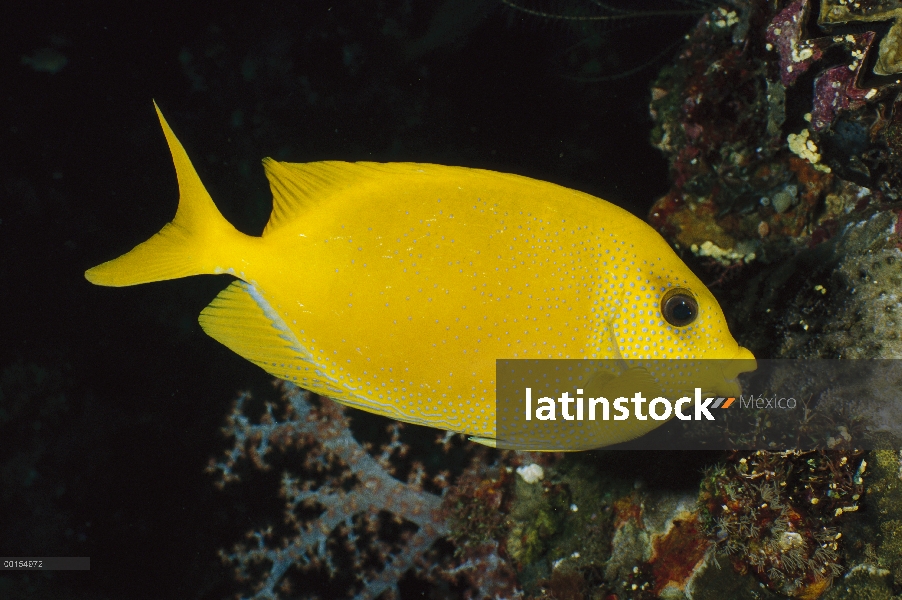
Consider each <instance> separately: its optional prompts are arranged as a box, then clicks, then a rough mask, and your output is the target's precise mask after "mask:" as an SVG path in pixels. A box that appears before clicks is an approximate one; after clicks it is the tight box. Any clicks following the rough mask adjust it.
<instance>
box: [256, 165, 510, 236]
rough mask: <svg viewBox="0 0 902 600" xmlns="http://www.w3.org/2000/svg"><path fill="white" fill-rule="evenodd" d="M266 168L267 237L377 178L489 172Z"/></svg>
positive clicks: (412, 168)
mask: <svg viewBox="0 0 902 600" xmlns="http://www.w3.org/2000/svg"><path fill="white" fill-rule="evenodd" d="M263 169H264V170H265V171H266V178H267V179H269V187H270V189H271V190H272V198H273V200H272V215H271V216H270V217H269V223H267V224H266V229H264V230H263V235H266V234H267V233H271V232H273V231H275V230H277V229H279V227H281V226H282V225H284V224H286V223H288V222H290V221H293V220H294V219H296V218H297V217H298V216H300V215H301V214H303V213H304V212H305V211H306V210H308V209H309V208H310V207H312V206H314V205H315V204H318V203H319V202H322V201H323V200H325V199H327V198H329V197H330V196H332V195H334V194H336V193H338V192H341V191H342V190H346V189H348V188H351V187H354V186H356V185H360V184H361V183H363V182H365V181H369V180H372V179H374V178H376V177H391V176H398V175H410V174H412V173H422V174H423V175H424V176H428V175H433V176H434V175H437V174H445V175H448V174H451V173H466V174H469V175H471V176H472V175H473V174H475V173H487V171H481V170H479V169H469V168H467V167H446V166H443V165H433V164H428V163H409V162H397V163H377V162H356V163H351V162H343V161H338V160H327V161H321V162H311V163H286V162H278V161H276V160H273V159H271V158H264V159H263ZM493 175H495V176H498V175H500V174H498V173H494V174H493ZM503 176H507V175H503ZM513 177H516V176H513Z"/></svg>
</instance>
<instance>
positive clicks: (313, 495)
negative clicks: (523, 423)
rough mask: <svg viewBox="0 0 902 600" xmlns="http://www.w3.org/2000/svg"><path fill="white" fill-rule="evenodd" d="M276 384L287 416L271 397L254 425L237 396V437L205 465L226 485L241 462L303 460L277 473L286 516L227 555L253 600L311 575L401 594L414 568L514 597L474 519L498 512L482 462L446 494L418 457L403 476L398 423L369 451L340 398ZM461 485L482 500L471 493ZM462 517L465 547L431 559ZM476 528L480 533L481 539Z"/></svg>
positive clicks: (295, 586) (356, 588) (364, 593)
mask: <svg viewBox="0 0 902 600" xmlns="http://www.w3.org/2000/svg"><path fill="white" fill-rule="evenodd" d="M278 385H281V386H282V389H283V399H284V402H285V407H284V411H285V414H284V416H282V417H281V418H280V417H278V416H277V414H276V407H275V406H273V405H272V404H267V406H266V407H265V412H264V414H263V416H262V418H261V419H260V422H259V423H252V422H251V420H250V419H249V418H248V417H247V416H246V415H245V411H246V409H247V407H246V403H247V402H248V401H249V397H248V396H247V395H246V394H243V395H241V396H240V397H239V398H238V400H237V401H236V403H235V407H234V410H233V412H232V415H231V416H230V417H229V422H228V425H227V427H226V428H225V432H226V433H227V434H228V435H229V436H231V437H234V439H235V445H234V447H233V448H232V449H231V450H229V451H227V452H226V456H225V459H224V460H222V461H218V462H211V464H210V467H209V469H208V470H209V471H210V472H212V473H215V474H217V475H218V476H219V479H220V481H219V484H220V486H224V485H226V484H228V483H232V482H234V481H237V480H239V479H240V478H241V477H240V476H239V469H240V468H241V466H242V463H243V462H244V461H243V459H250V461H251V462H252V463H253V465H254V466H255V467H256V468H257V469H263V470H267V469H269V468H270V467H271V464H272V462H273V461H274V460H275V455H278V454H283V455H284V454H285V453H286V452H296V453H298V454H299V457H300V459H301V460H300V461H298V463H295V464H294V465H293V467H294V470H296V471H297V470H299V471H301V472H302V474H301V475H300V476H297V475H292V474H290V473H289V472H288V471H287V470H286V472H285V473H284V474H283V476H282V478H281V496H282V498H283V500H284V505H285V522H284V523H283V524H281V525H277V526H272V525H270V526H268V527H264V528H261V529H257V530H254V531H251V532H249V533H248V538H249V540H250V541H249V543H247V544H239V545H237V546H236V547H235V548H234V549H233V550H232V551H230V552H223V553H222V558H223V560H225V561H226V562H227V563H232V564H234V566H235V570H236V574H237V577H238V579H239V580H240V581H243V582H247V583H248V584H249V585H250V587H251V589H252V592H251V594H252V595H250V596H248V597H249V598H280V597H287V596H283V595H284V594H289V593H291V592H292V591H301V590H303V593H304V594H311V593H312V590H313V589H314V588H315V586H314V584H313V583H312V582H314V581H318V582H319V584H320V585H322V586H323V589H325V590H329V595H331V596H336V595H338V596H340V595H353V596H354V597H355V598H361V599H362V598H376V597H378V596H379V595H380V594H383V593H385V592H394V593H397V592H398V582H399V580H400V579H401V578H402V577H403V576H404V575H405V574H406V573H407V572H408V571H411V570H413V571H416V572H417V573H419V575H420V576H421V577H424V578H429V579H433V580H438V579H446V580H450V581H452V582H462V584H463V585H464V587H465V588H467V589H471V590H474V591H475V592H478V593H482V594H489V595H491V596H492V597H496V596H497V597H502V596H504V597H516V595H517V590H516V584H515V581H514V578H513V577H512V576H511V572H510V569H509V567H507V566H506V564H505V563H504V560H503V558H501V556H500V555H499V552H498V551H497V547H496V546H495V545H493V544H492V538H491V537H490V536H491V535H492V534H493V533H494V530H493V529H492V528H491V527H487V526H486V525H485V524H484V523H483V521H482V520H480V519H479V518H475V517H477V516H480V515H481V516H483V517H484V516H485V515H487V514H491V511H495V510H496V509H497V506H492V505H491V502H489V501H488V500H489V497H490V496H491V494H485V493H479V492H480V491H484V490H485V489H486V486H487V484H486V483H485V482H491V481H492V479H491V478H490V477H487V475H485V474H484V469H485V468H484V467H483V466H481V464H482V463H476V466H474V467H473V468H472V469H470V470H469V471H467V472H466V473H465V474H464V476H463V477H462V485H461V486H460V487H459V488H458V489H457V490H456V491H455V492H454V493H451V494H448V495H447V497H446V498H444V499H443V497H444V496H445V491H444V490H446V489H447V485H448V484H447V481H446V478H447V474H445V473H440V474H438V475H437V476H436V477H434V478H433V479H432V481H426V474H425V470H424V468H423V466H422V465H420V464H417V463H414V464H412V465H410V466H409V471H410V473H409V475H408V477H407V482H406V483H405V482H403V481H401V480H399V479H398V478H396V477H395V475H394V473H395V471H396V468H397V466H398V465H397V464H396V463H397V461H398V459H399V458H403V457H404V456H405V455H406V453H407V451H408V447H407V446H406V445H405V444H403V443H402V442H401V441H400V437H399V436H400V425H398V424H396V425H393V426H392V427H391V432H390V433H391V439H390V441H389V442H388V443H387V444H385V445H383V446H382V448H381V450H380V452H379V454H378V455H377V456H373V455H372V454H370V453H369V452H368V451H367V448H366V447H365V446H363V445H362V444H361V443H360V442H358V441H357V440H356V439H355V437H354V435H353V434H352V433H351V431H350V429H349V423H348V419H347V417H346V416H345V415H344V413H343V409H342V408H341V407H340V406H339V405H338V404H336V403H334V402H333V401H331V400H328V399H323V398H320V399H319V402H318V403H316V404H314V403H312V402H311V398H310V395H309V394H308V393H307V392H304V391H302V390H299V389H298V388H296V387H294V386H291V385H290V384H286V383H284V382H281V383H279V384H278ZM283 458H284V457H283ZM427 487H432V488H433V489H435V490H436V491H435V492H432V491H429V490H428V489H426V488H427ZM488 488H489V489H491V488H492V485H488ZM465 491H466V492H471V493H473V495H474V497H473V498H467V499H466V501H465V500H464V496H465V494H466V492H465ZM445 500H447V502H446V501H445ZM467 510H468V511H469V512H465V511H467ZM464 521H465V522H464ZM454 523H457V524H458V526H459V528H464V527H465V528H466V530H465V531H463V532H461V530H460V529H458V531H457V533H456V534H455V535H454V536H452V537H453V538H454V539H457V540H458V541H459V542H460V541H463V540H464V539H465V538H466V539H468V540H469V543H462V544H460V546H459V547H461V548H465V549H466V550H467V551H466V552H463V553H459V555H458V557H459V558H462V559H461V560H458V561H457V562H456V563H449V562H447V561H443V560H440V557H436V556H433V557H432V558H431V559H427V557H428V556H429V552H430V551H431V549H432V547H433V545H434V544H435V543H436V542H437V541H438V540H439V539H441V538H443V537H445V536H448V535H449V534H451V528H450V527H451V525H452V524H454ZM477 535H480V536H482V538H481V539H480V542H479V543H478V544H475V543H474V542H473V541H472V540H473V538H474V537H475V536H477ZM474 546H476V547H475V549H474ZM461 554H462V557H461ZM299 576H303V579H300V580H299V579H298V578H299ZM298 581H303V585H300V584H299V583H298Z"/></svg>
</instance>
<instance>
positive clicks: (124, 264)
mask: <svg viewBox="0 0 902 600" xmlns="http://www.w3.org/2000/svg"><path fill="white" fill-rule="evenodd" d="M154 108H156V110H157V115H158V116H159V117H160V124H161V125H162V126H163V133H164V134H165V135H166V141H167V142H168V143H169V151H170V152H171V153H172V161H173V162H174V163H175V172H176V175H177V176H178V182H179V207H178V210H177V211H176V213H175V218H174V219H173V220H172V222H170V223H167V224H166V225H165V226H164V227H163V229H161V230H160V232H159V233H157V234H156V235H154V236H153V237H152V238H150V239H149V240H147V241H146V242H144V243H143V244H139V245H138V246H136V247H135V248H133V249H132V250H131V251H130V252H127V253H125V254H123V255H122V256H120V257H119V258H116V259H113V260H111V261H108V262H105V263H103V264H101V265H98V266H96V267H94V268H93V269H88V270H87V271H86V272H85V278H86V279H87V280H88V281H90V282H91V283H94V284H96V285H106V286H112V287H122V286H126V285H137V284H139V283H148V282H151V281H163V280H165V279H178V278H179V277H186V276H188V275H201V274H206V273H216V272H219V269H218V267H220V265H221V264H222V262H221V261H223V260H225V259H226V257H225V256H224V254H226V253H227V252H226V249H227V248H228V247H229V242H230V241H237V239H239V238H246V237H247V236H245V235H244V234H242V233H240V232H239V231H237V230H236V229H235V228H234V227H232V225H231V224H230V223H229V222H228V221H226V219H225V218H224V217H223V216H222V215H221V214H220V212H219V209H217V208H216V205H215V204H214V203H213V199H212V198H210V194H209V193H207V190H206V188H204V184H203V183H201V181H200V177H198V175H197V172H196V171H195V170H194V167H193V166H192V165H191V160H190V159H189V158H188V154H187V153H186V152H185V149H184V148H183V147H182V144H181V143H180V142H179V141H178V139H177V138H176V137H175V134H174V133H173V132H172V129H170V127H169V124H168V123H166V119H165V118H163V113H162V112H160V107H158V106H157V103H156V102H154Z"/></svg>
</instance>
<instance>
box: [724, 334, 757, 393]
mask: <svg viewBox="0 0 902 600" xmlns="http://www.w3.org/2000/svg"><path fill="white" fill-rule="evenodd" d="M757 368H758V361H756V360H755V356H754V355H753V354H752V353H751V352H749V350H747V349H746V348H743V347H742V346H740V347H739V350H738V351H737V352H736V354H735V355H734V356H733V358H731V359H728V360H726V361H724V362H723V365H722V366H721V371H722V372H723V382H722V383H721V384H720V385H718V386H716V388H717V389H716V391H717V394H718V395H722V396H730V397H736V396H738V395H739V394H741V393H742V386H741V385H740V384H739V375H740V374H742V373H751V372H752V371H754V370H755V369H757Z"/></svg>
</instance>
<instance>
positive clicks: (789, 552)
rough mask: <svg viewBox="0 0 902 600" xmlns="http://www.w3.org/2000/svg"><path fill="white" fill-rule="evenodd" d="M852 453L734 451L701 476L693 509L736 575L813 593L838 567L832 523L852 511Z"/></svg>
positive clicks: (855, 463)
mask: <svg viewBox="0 0 902 600" xmlns="http://www.w3.org/2000/svg"><path fill="white" fill-rule="evenodd" d="M865 465H866V461H865V459H863V458H862V452H861V451H860V450H853V449H851V448H847V447H838V448H834V449H832V450H830V451H829V452H827V451H821V452H800V451H789V452H765V451H758V452H755V453H754V454H751V455H748V456H741V457H738V456H734V457H733V458H732V459H731V460H730V461H729V462H728V464H726V465H719V466H717V467H713V468H712V469H710V470H708V472H706V473H705V476H704V478H703V480H702V484H701V492H700V495H699V514H700V519H701V521H702V523H703V526H704V528H705V530H706V532H707V533H708V534H709V535H710V536H711V537H712V538H713V539H714V540H716V544H717V547H718V549H719V550H720V551H721V552H723V553H725V554H727V555H729V557H730V560H731V561H732V563H733V565H734V567H735V568H736V570H737V571H739V572H744V571H746V570H750V571H752V572H753V573H754V574H755V575H756V576H757V577H758V578H759V579H761V580H762V581H763V582H764V583H765V584H766V585H767V586H768V587H770V588H771V589H773V590H775V591H779V592H780V593H783V594H785V595H787V596H793V597H801V598H811V597H814V598H816V597H818V596H820V594H821V593H822V592H823V591H824V590H826V589H827V588H828V587H829V586H830V584H831V582H832V580H833V578H834V577H835V576H837V575H839V574H840V573H841V572H842V567H841V566H840V564H839V562H840V555H839V553H838V552H837V551H838V549H839V545H840V539H841V537H842V533H841V532H840V531H839V530H838V528H837V524H838V522H839V520H840V519H841V518H842V517H843V516H844V515H847V514H849V513H853V512H856V511H858V508H859V500H860V499H861V495H862V494H863V491H864V483H863V480H862V477H861V472H863V471H864V468H865Z"/></svg>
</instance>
